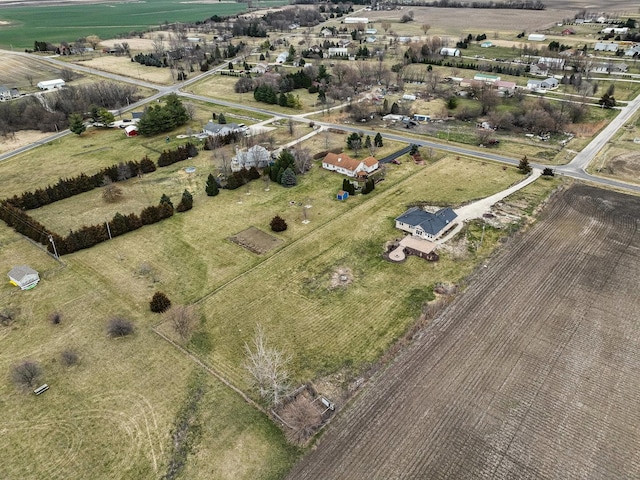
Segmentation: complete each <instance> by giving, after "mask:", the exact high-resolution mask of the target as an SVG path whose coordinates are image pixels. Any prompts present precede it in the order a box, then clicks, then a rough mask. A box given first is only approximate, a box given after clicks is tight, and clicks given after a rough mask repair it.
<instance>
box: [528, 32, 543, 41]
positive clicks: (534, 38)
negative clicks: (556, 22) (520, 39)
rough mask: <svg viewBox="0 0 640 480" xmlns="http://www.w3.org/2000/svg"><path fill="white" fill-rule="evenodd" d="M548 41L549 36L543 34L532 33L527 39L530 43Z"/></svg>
mask: <svg viewBox="0 0 640 480" xmlns="http://www.w3.org/2000/svg"><path fill="white" fill-rule="evenodd" d="M546 39H547V36H546V35H543V34H542V33H530V34H529V36H528V37H527V40H529V41H530V42H544V41H545V40H546Z"/></svg>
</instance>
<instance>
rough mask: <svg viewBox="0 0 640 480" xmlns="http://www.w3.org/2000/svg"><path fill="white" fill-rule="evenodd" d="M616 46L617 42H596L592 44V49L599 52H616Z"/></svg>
mask: <svg viewBox="0 0 640 480" xmlns="http://www.w3.org/2000/svg"><path fill="white" fill-rule="evenodd" d="M618 46H619V45H618V44H617V43H606V42H598V43H596V44H595V45H594V47H593V49H594V50H596V51H601V52H617V51H618Z"/></svg>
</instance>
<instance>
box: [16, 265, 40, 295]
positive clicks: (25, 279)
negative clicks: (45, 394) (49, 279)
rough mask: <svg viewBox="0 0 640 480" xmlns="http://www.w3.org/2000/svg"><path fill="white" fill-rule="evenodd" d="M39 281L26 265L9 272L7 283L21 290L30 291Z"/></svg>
mask: <svg viewBox="0 0 640 480" xmlns="http://www.w3.org/2000/svg"><path fill="white" fill-rule="evenodd" d="M39 281H40V275H38V272H36V271H35V270H34V269H33V268H31V267H28V266H27V265H18V266H17V267H13V268H12V269H11V270H10V271H9V282H10V283H11V284H13V285H15V286H16V287H20V289H21V290H30V289H32V288H33V287H35V286H36V285H37V284H38V282H39Z"/></svg>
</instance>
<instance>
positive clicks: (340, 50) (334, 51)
mask: <svg viewBox="0 0 640 480" xmlns="http://www.w3.org/2000/svg"><path fill="white" fill-rule="evenodd" d="M327 53H328V54H329V56H330V57H346V56H347V55H349V51H348V50H347V47H329V50H328V52H327Z"/></svg>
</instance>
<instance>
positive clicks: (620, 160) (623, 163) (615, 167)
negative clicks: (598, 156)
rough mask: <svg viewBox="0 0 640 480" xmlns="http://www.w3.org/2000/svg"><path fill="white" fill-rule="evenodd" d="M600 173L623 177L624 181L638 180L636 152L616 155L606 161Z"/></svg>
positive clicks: (637, 156)
mask: <svg viewBox="0 0 640 480" xmlns="http://www.w3.org/2000/svg"><path fill="white" fill-rule="evenodd" d="M602 173H604V174H605V175H607V174H608V175H614V176H616V177H617V178H623V179H625V180H626V181H633V182H638V181H639V180H640V156H639V155H638V152H628V153H622V154H620V155H616V156H615V157H613V158H612V159H611V160H609V161H608V162H607V163H606V166H605V168H604V169H603V171H602Z"/></svg>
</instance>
